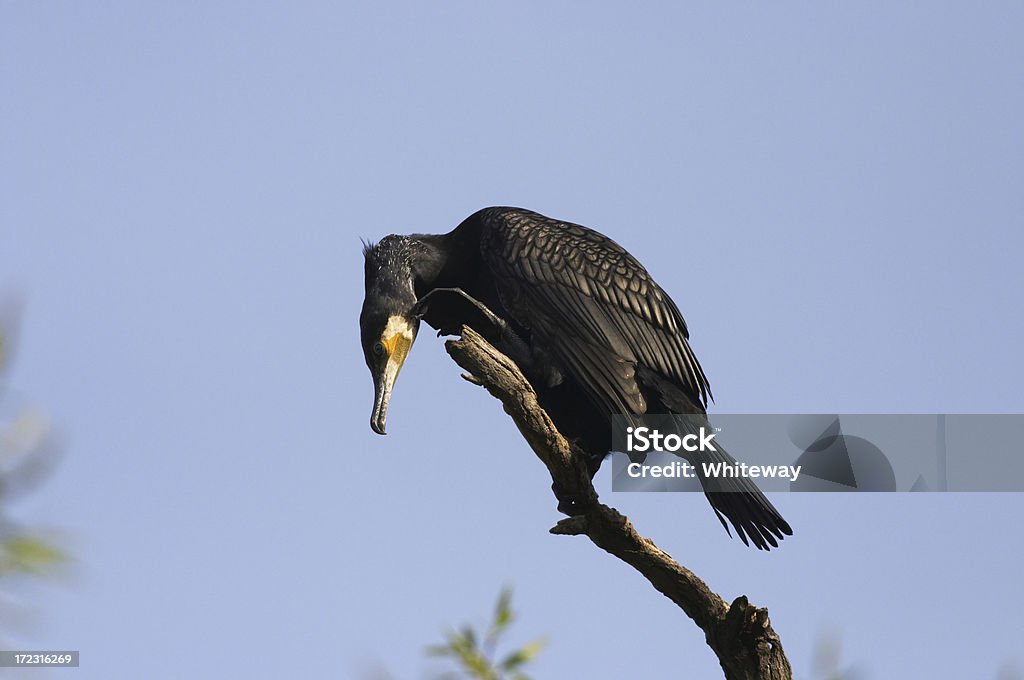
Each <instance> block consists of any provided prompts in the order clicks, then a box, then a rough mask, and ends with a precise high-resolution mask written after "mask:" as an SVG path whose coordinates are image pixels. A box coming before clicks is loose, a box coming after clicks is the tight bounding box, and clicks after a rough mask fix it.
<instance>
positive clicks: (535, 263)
mask: <svg viewBox="0 0 1024 680" xmlns="http://www.w3.org/2000/svg"><path fill="white" fill-rule="evenodd" d="M364 256H365V260H366V263H365V264H366V298H365V300H364V301H363V308H362V312H361V314H360V317H359V325H360V331H361V340H362V345H363V354H364V356H365V358H366V364H367V366H369V368H370V373H371V374H372V375H373V382H374V403H373V413H372V415H371V417H370V427H371V428H373V430H374V432H377V433H378V434H384V430H385V419H386V416H387V410H388V402H389V400H390V397H391V391H392V388H393V387H394V384H395V379H396V378H397V377H398V372H399V369H401V367H402V364H403V362H404V361H405V359H406V357H407V356H408V354H409V350H410V348H411V347H412V344H413V341H414V340H415V339H416V332H417V330H418V329H419V323H420V320H421V319H422V320H424V321H426V322H427V323H428V324H429V325H430V326H432V327H433V328H435V329H437V330H438V335H441V334H446V335H457V334H459V332H460V329H461V327H462V326H463V325H467V326H469V327H471V328H473V329H474V330H476V331H477V332H478V333H480V334H481V335H483V336H484V337H485V338H487V339H488V340H489V341H490V342H491V343H492V344H494V345H495V347H497V348H498V349H499V350H501V351H503V352H504V353H505V354H507V355H508V356H509V357H510V358H511V359H513V360H514V361H515V362H516V363H517V365H518V366H519V367H520V369H521V370H522V372H523V374H524V375H525V376H526V377H527V379H528V380H529V381H530V384H531V385H532V386H533V387H534V389H535V390H536V392H537V395H538V397H539V400H540V403H541V405H542V406H543V407H544V408H545V410H547V411H548V413H549V415H550V416H551V418H552V420H553V421H554V423H555V425H556V426H557V427H558V429H559V431H560V432H561V433H562V434H563V435H564V436H565V437H567V438H568V439H570V440H572V441H574V442H575V443H576V444H577V445H578V446H580V447H581V448H582V449H583V450H584V451H585V452H586V454H587V457H588V460H587V463H588V468H589V470H590V474H591V476H593V475H594V474H595V473H596V472H597V469H598V467H599V466H600V464H601V461H602V460H603V459H604V458H605V456H606V455H607V454H608V452H609V449H610V447H611V438H612V437H611V421H612V415H613V414H624V415H626V416H627V417H633V416H636V417H639V416H642V415H643V414H647V413H651V414H655V413H676V414H690V415H693V416H696V417H698V418H701V419H702V418H703V416H704V414H705V412H706V407H707V400H708V397H709V396H711V389H710V387H709V385H708V380H707V377H706V376H705V375H704V371H703V369H701V366H700V363H699V362H698V361H697V357H696V356H694V354H693V350H691V349H690V345H689V343H688V342H687V340H688V338H689V333H688V331H687V328H686V322H685V321H684V320H683V317H682V314H680V312H679V309H678V308H677V307H676V305H675V303H674V302H673V301H672V299H671V298H670V297H669V296H668V294H667V293H665V291H664V290H662V289H661V287H660V286H658V284H657V283H655V282H654V280H653V279H652V278H651V276H650V275H649V274H648V273H647V270H646V269H644V267H643V266H642V265H641V264H640V263H639V262H638V261H637V260H636V259H635V258H634V257H633V256H632V255H630V254H629V253H628V252H626V250H625V249H623V248H622V247H621V246H619V245H618V244H617V243H615V242H614V241H612V240H611V239H610V238H608V237H607V236H604V235H603V234H600V233H598V232H596V231H594V230H592V229H588V228H586V227H583V226H580V225H578V224H572V223H570V222H562V221H559V220H555V219H551V218H549V217H545V216H543V215H540V214H538V213H535V212H532V211H529V210H523V209H520V208H499V207H492V208H484V209H483V210H479V211H477V212H476V213H474V214H472V215H470V216H469V217H467V218H466V219H465V220H464V221H463V222H462V223H461V224H460V225H459V226H458V227H456V228H455V229H454V230H453V231H451V232H450V233H447V234H440V235H433V234H413V235H410V236H396V235H391V236H387V237H385V238H383V239H382V240H381V241H380V242H379V243H377V244H376V245H367V246H366V247H365V248H364ZM718 448H719V449H720V447H718ZM717 460H728V461H731V462H735V461H734V459H732V458H731V457H730V456H729V455H728V454H727V453H725V452H724V451H721V457H720V458H718V459H717ZM701 482H702V484H703V485H704V488H705V489H707V488H708V484H707V483H705V480H703V479H702V480H701ZM716 483H717V484H724V486H719V487H717V488H729V489H730V491H729V492H708V493H707V497H708V500H709V501H710V503H711V506H712V508H714V511H715V514H716V515H717V516H718V519H719V520H720V521H721V522H722V525H723V526H724V527H725V528H726V531H728V529H729V525H728V524H726V521H725V518H728V520H729V522H730V523H731V524H732V526H733V527H734V528H735V529H736V532H737V534H738V535H739V537H740V539H742V540H743V542H744V543H747V538H748V537H749V538H750V540H751V541H753V543H754V545H755V546H757V547H758V548H761V549H768V548H769V546H778V542H777V539H782V538H783V536H784V535H792V533H793V532H792V529H790V527H789V524H787V523H786V520H784V519H783V518H782V516H781V515H779V513H778V511H777V510H776V509H775V508H774V507H773V506H772V504H771V503H770V502H769V501H768V499H767V498H765V496H764V495H763V494H762V493H761V492H760V490H758V489H757V487H756V486H755V485H754V484H753V483H752V482H751V481H750V480H749V479H746V478H736V479H732V480H728V481H723V480H716ZM555 492H556V495H558V497H559V501H560V502H559V510H561V511H562V512H565V513H566V514H570V515H571V514H574V512H573V510H574V508H573V500H572V499H571V498H568V497H566V495H565V494H560V493H559V490H558V489H557V488H556V489H555ZM723 515H724V517H723ZM748 545H749V544H748Z"/></svg>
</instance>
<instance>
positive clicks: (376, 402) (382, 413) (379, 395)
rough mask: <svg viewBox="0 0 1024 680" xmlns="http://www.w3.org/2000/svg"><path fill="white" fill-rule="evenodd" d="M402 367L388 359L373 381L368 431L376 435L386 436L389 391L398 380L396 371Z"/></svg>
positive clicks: (389, 399)
mask: <svg viewBox="0 0 1024 680" xmlns="http://www.w3.org/2000/svg"><path fill="white" fill-rule="evenodd" d="M401 367H402V366H401V364H399V363H397V362H396V361H395V360H394V359H391V358H389V359H388V362H387V364H385V366H384V370H383V371H381V372H380V373H379V374H377V375H376V376H374V379H373V413H371V414H370V429H372V430H373V431H374V432H376V433H377V434H387V432H386V431H385V429H384V428H385V425H386V424H387V419H388V403H389V402H390V401H391V390H392V389H393V388H394V386H395V379H396V378H398V369H400V368H401Z"/></svg>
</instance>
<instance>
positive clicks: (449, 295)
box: [412, 288, 533, 371]
mask: <svg viewBox="0 0 1024 680" xmlns="http://www.w3.org/2000/svg"><path fill="white" fill-rule="evenodd" d="M412 311H413V313H414V314H416V315H417V316H419V317H420V318H421V319H423V320H424V321H426V322H427V323H428V324H430V325H431V326H432V327H434V328H436V329H437V334H438V336H441V335H458V334H459V333H460V332H461V331H462V327H463V326H469V327H470V328H472V329H473V330H475V331H476V332H477V333H479V334H480V335H482V336H483V337H484V339H485V340H487V341H488V342H489V343H491V344H492V345H494V346H495V347H496V348H498V349H499V350H500V351H501V352H504V353H505V354H507V355H508V356H509V358H510V359H512V360H513V361H515V362H516V364H517V365H519V367H520V368H522V369H523V370H524V371H527V370H529V367H530V366H532V364H533V356H532V352H531V351H530V348H529V346H528V345H527V344H526V343H525V342H524V341H523V339H522V338H520V337H519V335H518V334H517V333H516V332H515V331H514V330H512V327H511V326H509V324H508V322H507V321H505V320H504V319H502V318H501V317H500V316H498V315H497V314H495V313H494V312H492V311H491V310H490V309H489V308H488V307H487V305H485V304H484V303H482V302H480V301H479V300H477V299H476V298H474V297H473V296H471V295H469V294H468V293H466V291H464V290H462V289H461V288H435V289H434V290H432V291H430V292H429V293H427V294H426V295H424V296H423V297H422V298H420V299H419V301H418V302H417V303H416V305H415V306H414V307H413V310H412Z"/></svg>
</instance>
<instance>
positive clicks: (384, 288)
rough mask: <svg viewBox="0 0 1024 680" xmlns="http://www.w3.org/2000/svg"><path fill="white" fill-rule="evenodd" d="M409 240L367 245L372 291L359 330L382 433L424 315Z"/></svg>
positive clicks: (376, 427)
mask: <svg viewBox="0 0 1024 680" xmlns="http://www.w3.org/2000/svg"><path fill="white" fill-rule="evenodd" d="M403 241H404V238H403V237H399V236H388V237H386V238H384V239H383V240H381V242H380V243H378V244H377V245H373V246H371V245H367V246H366V247H365V248H364V249H363V254H364V256H365V257H366V297H365V298H364V299H363V310H362V312H361V313H360V314H359V331H360V340H361V342H362V345H363V357H364V358H365V359H366V365H367V366H368V367H369V369H370V375H371V376H372V377H373V412H372V413H371V415H370V427H371V428H372V429H373V431H374V432H376V433H377V434H385V425H386V422H387V415H388V403H389V402H390V401H391V391H392V390H393V389H394V386H395V380H396V379H397V378H398V372H399V371H400V370H401V368H402V364H404V363H405V359H406V357H407V356H409V350H410V349H412V343H413V342H414V341H415V340H416V331H417V330H418V329H419V317H418V316H416V314H415V313H414V312H413V307H414V306H415V305H416V292H415V290H414V288H413V276H412V270H411V267H410V266H409V262H408V259H407V253H406V249H405V248H404V247H403Z"/></svg>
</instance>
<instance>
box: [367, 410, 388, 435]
mask: <svg viewBox="0 0 1024 680" xmlns="http://www.w3.org/2000/svg"><path fill="white" fill-rule="evenodd" d="M370 429H371V430H373V431H374V432H376V433H377V434H387V432H385V430H384V418H383V417H382V416H381V415H380V414H377V413H374V414H373V415H372V416H370Z"/></svg>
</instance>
